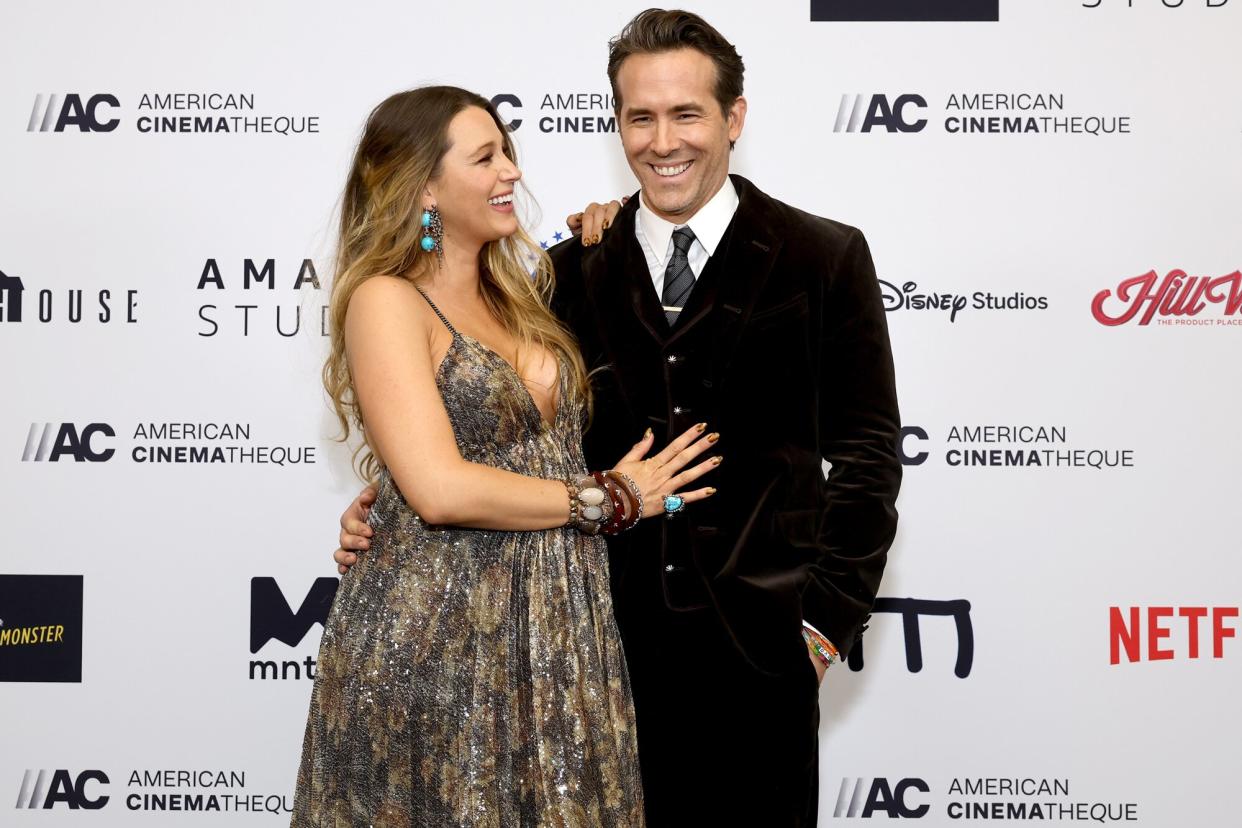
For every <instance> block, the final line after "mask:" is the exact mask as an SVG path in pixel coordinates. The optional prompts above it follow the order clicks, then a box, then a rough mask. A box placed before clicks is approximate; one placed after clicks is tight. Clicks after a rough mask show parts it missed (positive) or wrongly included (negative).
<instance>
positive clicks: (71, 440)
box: [22, 423, 116, 463]
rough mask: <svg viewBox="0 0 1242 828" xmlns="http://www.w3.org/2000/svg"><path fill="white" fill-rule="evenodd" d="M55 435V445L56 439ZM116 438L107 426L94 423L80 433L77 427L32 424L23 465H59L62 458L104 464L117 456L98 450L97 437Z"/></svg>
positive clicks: (104, 450)
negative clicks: (34, 463)
mask: <svg viewBox="0 0 1242 828" xmlns="http://www.w3.org/2000/svg"><path fill="white" fill-rule="evenodd" d="M53 434H55V435H56V438H55V442H53V440H52V435H53ZM99 434H102V435H104V436H105V437H115V436H116V432H115V431H113V430H112V426H110V425H108V424H107V423H91V424H90V425H88V426H87V427H86V428H84V429H82V431H81V433H79V432H78V428H77V426H75V425H74V424H73V423H60V424H59V425H56V424H55V423H31V424H30V433H29V434H27V435H26V449H25V450H24V451H23V452H22V461H23V462H28V461H30V460H34V461H35V462H43V461H44V460H46V461H47V462H49V463H56V462H58V461H59V460H60V458H61V457H64V456H66V455H67V456H69V457H72V458H73V459H74V461H75V462H78V463H82V462H89V463H102V462H104V461H105V460H110V459H112V455H114V454H116V449H113V448H103V449H100V448H96V447H95V445H94V442H93V441H94V439H95V436H96V435H99Z"/></svg>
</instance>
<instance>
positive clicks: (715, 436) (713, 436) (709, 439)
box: [707, 432, 720, 443]
mask: <svg viewBox="0 0 1242 828" xmlns="http://www.w3.org/2000/svg"><path fill="white" fill-rule="evenodd" d="M719 439H720V433H719V432H715V433H713V434H709V435H707V442H709V443H714V442H716V441H717V440H719Z"/></svg>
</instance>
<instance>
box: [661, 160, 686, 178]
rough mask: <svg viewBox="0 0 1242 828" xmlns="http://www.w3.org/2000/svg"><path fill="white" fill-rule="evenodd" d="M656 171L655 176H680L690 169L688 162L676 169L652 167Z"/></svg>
mask: <svg viewBox="0 0 1242 828" xmlns="http://www.w3.org/2000/svg"><path fill="white" fill-rule="evenodd" d="M652 169H654V170H655V171H656V175H680V174H681V173H684V172H685V171H686V170H688V169H690V162H689V161H687V162H686V163H684V164H678V165H677V166H676V167H652Z"/></svg>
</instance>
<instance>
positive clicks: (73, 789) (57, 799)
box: [17, 769, 110, 811]
mask: <svg viewBox="0 0 1242 828" xmlns="http://www.w3.org/2000/svg"><path fill="white" fill-rule="evenodd" d="M48 774H51V776H52V779H51V785H50V786H48V784H47V782H48V779H47V777H48ZM87 782H98V783H99V784H101V785H107V784H108V774H106V773H104V772H103V771H101V770H84V771H82V772H81V773H79V774H78V775H77V778H74V777H73V776H71V775H70V773H69V771H67V770H64V769H61V770H56V771H48V770H38V771H35V770H27V771H26V772H25V773H24V774H23V775H22V787H21V789H20V790H19V791H18V793H17V807H18V808H44V809H47V808H53V807H55V806H56V805H57V804H59V803H64V804H66V805H68V806H69V808H70V809H71V810H74V811H76V810H78V809H83V810H87V811H97V810H99V809H100V808H102V807H103V806H105V805H107V804H108V800H109V799H110V797H109V796H108V795H107V794H103V795H102V796H96V797H93V798H92V797H91V796H90V795H89V794H88V793H87V791H86V783H87Z"/></svg>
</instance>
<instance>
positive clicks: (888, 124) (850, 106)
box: [832, 94, 927, 132]
mask: <svg viewBox="0 0 1242 828" xmlns="http://www.w3.org/2000/svg"><path fill="white" fill-rule="evenodd" d="M906 107H914V108H915V109H919V110H922V109H926V108H927V101H926V100H924V98H923V96H922V95H914V94H905V95H898V96H897V98H896V99H895V100H894V101H893V102H892V103H891V104H890V103H889V101H888V96H887V95H880V94H875V95H872V96H870V98H868V97H867V96H866V95H842V96H841V105H840V106H838V107H837V120H836V123H834V124H833V126H832V131H833V132H871V131H872V130H873V129H876V128H878V127H883V128H884V130H885V131H886V132H922V131H923V127H925V126H927V119H926V118H919V119H918V120H911V118H912V117H913V116H908V115H907V114H906ZM916 114H917V113H916Z"/></svg>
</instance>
